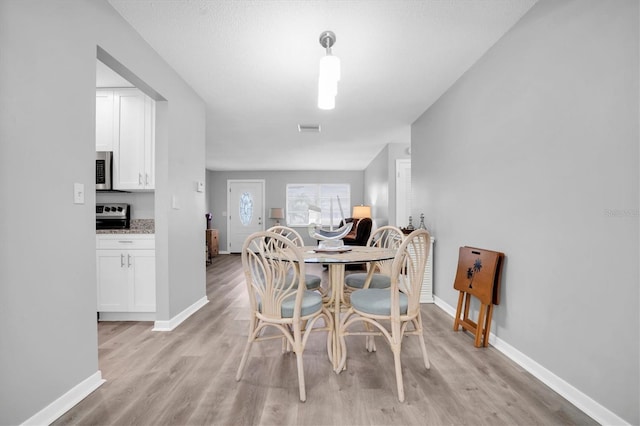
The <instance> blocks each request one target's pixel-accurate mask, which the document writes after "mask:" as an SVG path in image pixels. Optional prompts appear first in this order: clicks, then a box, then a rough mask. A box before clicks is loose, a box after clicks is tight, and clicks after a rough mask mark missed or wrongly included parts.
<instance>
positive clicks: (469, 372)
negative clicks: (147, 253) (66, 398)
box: [54, 255, 597, 425]
mask: <svg viewBox="0 0 640 426" xmlns="http://www.w3.org/2000/svg"><path fill="white" fill-rule="evenodd" d="M312 272H313V273H316V274H323V275H324V277H323V279H324V280H325V281H326V279H327V275H326V272H323V271H322V269H320V268H318V269H315V270H313V271H312ZM207 295H208V298H209V300H210V302H209V303H208V304H207V305H205V306H204V307H203V308H202V309H200V310H199V311H198V312H197V313H195V314H194V315H192V316H191V317H190V318H189V319H187V320H186V321H185V322H184V323H183V324H181V325H180V326H179V327H177V328H176V329H175V330H174V331H172V332H153V331H151V328H152V323H150V322H103V323H99V324H98V343H99V368H100V369H101V370H102V375H103V377H104V378H105V379H106V380H107V382H106V383H105V384H104V385H102V386H101V387H100V388H98V389H97V390H96V391H94V392H93V393H92V394H91V395H89V396H88V397H87V398H85V399H84V400H83V401H81V402H80V403H79V404H78V405H76V406H75V407H74V408H72V409H71V410H70V411H68V412H67V413H66V414H64V415H63V416H62V417H61V418H60V419H58V420H57V421H56V422H55V423H54V424H55V425H68V424H74V425H75V424H82V425H374V424H375V425H484V424H486V425H534V424H536V425H571V424H575V425H590V424H597V423H596V422H594V421H593V420H592V419H591V418H590V417H588V416H587V415H586V414H584V413H583V412H581V411H580V410H578V409H577V408H576V407H574V406H573V405H572V404H570V403H569V402H568V401H566V400H565V399H563V398H562V397H560V396H559V395H558V394H557V393H555V392H554V391H552V390H551V389H549V388H548V387H547V386H546V385H544V384H543V383H541V382H540V381H538V380H536V379H535V378H533V377H532V376H531V375H530V374H529V373H527V372H526V371H524V370H523V369H522V368H521V367H519V366H518V365H516V364H514V363H513V362H512V361H510V360H509V359H507V358H506V357H505V356H503V355H502V354H501V353H500V352H498V351H496V350H495V349H494V348H492V347H488V348H483V349H478V348H475V347H474V346H473V338H472V336H471V335H469V334H467V333H465V332H454V331H453V330H452V325H453V318H451V317H450V316H449V315H447V314H446V313H444V312H443V311H442V310H440V309H439V308H438V307H437V306H435V305H432V304H425V305H423V308H422V315H423V322H424V326H425V339H426V342H427V350H428V352H429V357H430V360H431V369H430V370H425V369H424V364H423V363H422V358H421V355H420V348H419V343H418V341H417V339H416V338H414V337H408V338H407V339H406V340H405V342H404V343H403V355H402V366H403V374H404V382H405V394H406V401H405V402H404V403H400V402H398V399H397V396H396V384H395V375H394V368H393V357H392V355H391V352H390V351H389V348H388V346H387V344H386V343H385V342H384V341H383V340H382V339H378V340H377V341H376V345H377V349H378V350H377V352H374V353H368V352H367V351H366V350H365V346H364V338H363V337H357V336H354V337H351V338H350V339H349V340H348V341H347V345H348V361H347V370H346V371H343V372H342V373H341V374H340V375H336V374H335V373H333V372H332V371H331V364H330V363H329V360H328V358H327V353H326V349H325V342H326V339H325V335H324V333H318V334H315V335H312V336H311V338H310V339H309V343H308V344H307V348H306V350H305V353H304V367H305V372H304V373H305V379H306V387H307V402H305V403H301V402H300V401H299V399H298V383H297V373H296V363H295V356H294V355H293V354H290V353H289V354H284V355H283V354H281V350H280V349H281V343H280V341H279V340H276V341H273V342H271V341H270V342H261V343H256V344H254V347H253V350H252V356H251V358H250V359H249V361H248V363H247V367H246V369H245V372H244V376H243V378H242V380H241V381H240V382H236V381H235V373H236V369H237V368H238V363H239V361H240V356H241V354H242V350H243V348H244V344H245V342H246V333H247V328H248V325H247V319H246V318H247V309H248V308H247V306H248V305H247V300H246V297H247V296H246V289H245V287H244V282H243V275H242V272H241V264H240V256H238V255H219V256H217V257H215V258H214V260H213V263H212V264H211V265H210V266H209V267H208V268H207Z"/></svg>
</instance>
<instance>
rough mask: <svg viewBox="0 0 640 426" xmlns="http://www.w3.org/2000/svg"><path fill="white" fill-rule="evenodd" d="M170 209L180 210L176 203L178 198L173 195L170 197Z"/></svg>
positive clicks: (178, 204)
mask: <svg viewBox="0 0 640 426" xmlns="http://www.w3.org/2000/svg"><path fill="white" fill-rule="evenodd" d="M171 208H172V209H174V210H180V203H178V197H176V196H175V195H172V196H171Z"/></svg>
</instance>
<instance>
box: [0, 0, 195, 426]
mask: <svg viewBox="0 0 640 426" xmlns="http://www.w3.org/2000/svg"><path fill="white" fill-rule="evenodd" d="M96 46H101V47H102V48H103V49H104V50H105V51H107V52H109V53H110V54H111V55H113V56H114V57H115V58H117V59H118V60H119V61H120V62H121V63H122V64H124V65H125V66H126V67H128V68H129V69H130V70H131V71H132V72H133V73H134V74H135V75H137V76H138V77H140V78H141V79H142V80H144V81H145V82H146V83H147V84H148V85H149V86H150V87H152V88H153V89H155V90H156V91H157V92H158V93H160V94H162V96H163V97H164V98H165V99H167V100H168V102H166V104H170V105H171V106H172V107H171V108H170V109H169V111H167V108H166V106H165V107H164V112H162V111H163V107H162V106H161V107H160V110H161V112H160V115H163V114H164V117H162V118H161V119H162V120H164V121H163V122H164V124H163V126H164V131H162V132H161V134H160V135H159V138H158V140H157V164H156V166H157V167H156V170H157V187H158V189H157V191H156V200H155V202H156V205H155V215H156V231H157V234H156V238H157V259H158V264H159V271H162V272H163V273H159V274H158V281H159V284H158V285H159V291H158V293H159V295H158V304H159V308H158V309H159V313H158V317H159V318H158V319H168V318H170V317H172V316H174V315H175V313H177V312H180V311H182V310H183V309H184V308H185V307H186V306H189V305H191V304H193V303H194V302H195V301H196V300H198V299H200V298H202V297H204V295H205V271H204V262H203V257H204V256H203V250H202V247H204V235H202V234H203V232H202V220H201V218H202V215H203V214H204V210H205V209H204V194H198V193H196V192H195V190H194V182H195V181H197V180H201V181H204V180H205V169H204V127H205V122H204V105H203V103H202V101H201V100H200V99H199V97H198V96H197V95H196V94H195V93H194V92H193V91H192V90H191V89H190V88H189V87H188V86H187V85H186V84H185V83H184V82H183V81H182V80H181V79H180V78H179V77H178V75H177V74H175V72H174V71H173V70H172V69H171V68H169V67H168V66H167V64H166V63H165V62H164V61H163V60H162V59H161V58H160V57H159V56H158V55H157V54H156V53H155V52H154V51H152V50H151V49H150V48H149V46H148V45H147V44H146V43H145V42H144V41H143V40H142V39H141V38H140V36H139V35H138V34H137V33H135V32H134V31H133V30H132V29H131V28H130V27H129V26H128V24H126V23H125V22H124V20H122V18H121V17H120V15H119V14H118V13H116V12H115V10H113V9H112V8H111V7H110V6H109V5H108V3H106V2H104V1H80V0H78V1H74V0H69V1H64V2H62V1H53V2H52V1H28V2H25V1H17V0H16V1H12V0H9V1H7V0H3V1H0V51H1V52H2V54H1V55H0V88H1V91H2V95H1V96H0V195H1V197H2V201H3V202H2V204H1V206H0V235H2V244H1V245H0V323H1V324H2V329H1V330H0V348H1V349H0V378H1V379H0V424H19V423H21V422H23V421H25V420H27V419H29V418H30V417H32V416H33V415H34V414H36V413H38V412H40V411H41V410H42V409H44V408H45V407H46V406H47V405H49V404H50V403H52V402H54V401H55V400H56V399H58V398H60V397H61V396H62V395H63V394H64V393H65V392H67V391H69V390H70V389H72V388H73V387H74V386H76V385H78V384H79V383H80V382H82V381H83V380H85V379H87V378H88V377H90V376H92V375H95V374H96V372H97V371H98V353H97V330H96V263H95V193H94V190H95V186H94V176H95V175H94V159H95V78H96V73H95V67H96ZM161 130H162V129H161ZM74 182H78V183H83V184H84V185H85V191H86V197H85V203H84V204H78V205H76V204H73V184H74ZM171 195H176V196H177V197H178V198H179V199H180V200H181V203H182V205H181V209H180V210H171V209H170V208H169V206H170V203H169V199H170V196H171ZM196 217H197V218H198V219H199V220H198V221H196V220H195V218H196ZM50 218H54V219H55V221H54V222H50V221H49V219H50ZM178 277H179V279H178Z"/></svg>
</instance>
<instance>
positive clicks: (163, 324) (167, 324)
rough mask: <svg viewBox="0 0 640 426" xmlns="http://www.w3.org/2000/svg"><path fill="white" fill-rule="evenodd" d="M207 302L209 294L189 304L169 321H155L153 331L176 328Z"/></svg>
mask: <svg viewBox="0 0 640 426" xmlns="http://www.w3.org/2000/svg"><path fill="white" fill-rule="evenodd" d="M207 303H209V299H207V296H204V297H203V298H202V299H200V300H198V301H196V302H195V303H194V304H193V305H191V306H189V307H188V308H187V309H185V310H184V311H182V312H180V313H179V314H178V315H176V316H175V317H173V318H171V319H170V320H169V321H156V322H155V323H154V326H153V330H152V331H171V330H173V329H174V328H176V327H177V326H179V325H180V324H182V322H183V321H184V320H186V319H187V318H189V317H190V316H191V315H193V314H194V313H195V312H197V311H198V309H200V308H202V307H203V306H204V305H206V304H207Z"/></svg>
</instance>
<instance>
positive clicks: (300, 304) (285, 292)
mask: <svg viewBox="0 0 640 426" xmlns="http://www.w3.org/2000/svg"><path fill="white" fill-rule="evenodd" d="M242 267H243V269H244V275H245V280H246V285H247V291H248V294H249V301H250V310H251V312H250V319H249V335H248V337H247V343H246V346H245V349H244V352H243V354H242V359H241V360H240V365H239V367H238V371H237V373H236V380H237V381H239V380H240V379H241V378H242V373H243V371H244V369H245V366H246V364H247V360H248V358H249V353H250V351H251V347H252V344H253V342H256V341H263V340H268V339H274V338H276V339H280V338H282V336H284V338H285V339H286V340H287V342H288V345H289V347H291V348H292V350H293V352H294V353H295V355H296V361H297V368H298V387H299V393H300V401H303V402H304V401H305V400H306V399H307V396H306V390H305V383H304V368H303V362H302V354H303V352H304V348H305V345H306V343H307V340H308V338H309V335H310V334H311V332H314V331H327V354H328V356H329V360H331V356H332V355H331V351H330V344H331V339H332V337H333V335H332V333H333V331H332V330H333V319H332V317H331V315H330V313H329V311H328V310H327V309H326V308H325V307H324V305H323V303H322V296H321V295H320V294H319V293H318V292H315V291H310V290H307V288H306V286H305V285H304V276H305V264H304V255H303V253H302V251H301V250H300V248H299V247H298V246H297V245H296V244H295V243H294V242H293V241H291V240H290V239H288V238H286V237H284V236H282V235H280V234H277V233H275V232H266V231H263V232H257V233H254V234H251V235H250V236H249V237H248V238H247V239H246V241H245V242H244V244H243V246H242ZM319 319H322V320H323V323H322V324H318V325H319V326H318V327H314V325H316V323H317V321H318V320H319ZM267 327H272V328H275V329H276V330H278V331H280V333H275V334H273V335H265V333H263V331H264V329H265V328H267Z"/></svg>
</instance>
